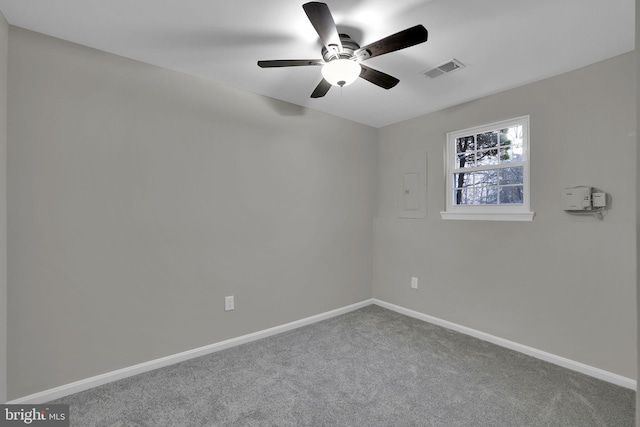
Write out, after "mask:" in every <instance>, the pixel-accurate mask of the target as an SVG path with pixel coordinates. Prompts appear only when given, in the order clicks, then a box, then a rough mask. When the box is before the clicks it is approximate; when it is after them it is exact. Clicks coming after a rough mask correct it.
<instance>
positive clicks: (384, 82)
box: [360, 64, 400, 89]
mask: <svg viewBox="0 0 640 427" xmlns="http://www.w3.org/2000/svg"><path fill="white" fill-rule="evenodd" d="M360 67H362V72H361V73H360V77H361V78H363V79H365V80H367V81H370V82H371V83H373V84H374V85H376V86H380V87H381V88H383V89H391V88H392V87H394V86H395V85H397V84H398V83H399V82H400V80H398V79H396V78H395V77H393V76H390V75H389V74H386V73H383V72H382V71H378V70H374V69H373V68H371V67H367V66H365V65H362V64H360Z"/></svg>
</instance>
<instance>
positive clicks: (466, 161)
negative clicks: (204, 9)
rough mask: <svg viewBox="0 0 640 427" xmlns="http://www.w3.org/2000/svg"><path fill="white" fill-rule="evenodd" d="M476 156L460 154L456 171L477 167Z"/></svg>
mask: <svg viewBox="0 0 640 427" xmlns="http://www.w3.org/2000/svg"><path fill="white" fill-rule="evenodd" d="M475 157H476V156H475V154H468V155H464V154H458V157H457V161H456V169H462V168H472V167H474V166H475Z"/></svg>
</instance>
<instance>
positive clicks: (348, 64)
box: [322, 59, 362, 87]
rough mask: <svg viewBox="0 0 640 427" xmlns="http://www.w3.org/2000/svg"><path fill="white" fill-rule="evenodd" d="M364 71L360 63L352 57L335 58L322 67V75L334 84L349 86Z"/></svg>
mask: <svg viewBox="0 0 640 427" xmlns="http://www.w3.org/2000/svg"><path fill="white" fill-rule="evenodd" d="M361 71H362V68H360V64H358V63H357V62H355V61H352V60H350V59H334V60H333V61H330V62H327V63H326V64H325V65H324V66H323V67H322V77H324V79H325V80H326V81H328V82H329V83H331V84H332V85H334V86H340V87H343V86H348V85H350V84H351V83H353V82H354V81H355V80H356V79H357V78H358V77H359V76H360V73H361Z"/></svg>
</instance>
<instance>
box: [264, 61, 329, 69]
mask: <svg viewBox="0 0 640 427" xmlns="http://www.w3.org/2000/svg"><path fill="white" fill-rule="evenodd" d="M307 65H324V61H323V60H322V59H276V60H273V61H258V66H259V67H260V68H274V67H304V66H307Z"/></svg>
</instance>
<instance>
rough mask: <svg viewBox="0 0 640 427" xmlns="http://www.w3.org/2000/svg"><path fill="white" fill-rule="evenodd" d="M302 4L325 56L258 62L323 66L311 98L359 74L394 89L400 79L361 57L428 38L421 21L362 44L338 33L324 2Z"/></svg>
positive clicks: (381, 52) (392, 49)
mask: <svg viewBox="0 0 640 427" xmlns="http://www.w3.org/2000/svg"><path fill="white" fill-rule="evenodd" d="M302 8H303V9H304V11H305V13H306V14H307V17H308V18H309V21H311V24H312V25H313V27H314V28H315V30H316V32H317V33H318V35H319V36H320V40H321V41H322V44H323V45H324V47H323V48H322V59H279V60H272V61H258V66H260V67H262V68H276V67H301V66H309V65H312V66H318V65H319V66H322V77H323V78H322V81H321V82H320V84H318V86H317V87H316V88H315V90H314V91H313V93H312V94H311V98H320V97H323V96H325V95H326V94H327V92H328V91H329V89H331V86H332V85H333V86H340V87H343V86H346V85H349V84H351V83H353V82H354V81H355V80H356V79H357V78H358V77H361V78H363V79H365V80H367V81H369V82H371V83H373V84H375V85H377V86H380V87H381V88H383V89H391V88H392V87H394V86H395V85H397V84H398V82H399V81H400V80H398V79H397V78H395V77H393V76H390V75H389V74H386V73H383V72H381V71H378V70H375V69H373V68H371V67H367V66H366V65H362V61H366V60H367V59H370V58H373V57H376V56H380V55H383V54H385V53H389V52H395V51H396V50H400V49H405V48H407V47H411V46H415V45H417V44H420V43H423V42H426V41H427V35H428V32H427V29H426V28H424V26H422V25H416V26H415V27H411V28H407V29H406V30H403V31H400V32H399V33H396V34H392V35H390V36H388V37H385V38H383V39H381V40H378V41H376V42H373V43H371V44H368V45H366V46H363V47H360V45H358V43H356V42H355V41H353V40H352V39H351V37H349V36H348V35H347V34H340V33H338V29H337V28H336V24H335V22H334V20H333V16H332V15H331V12H330V11H329V7H328V6H327V5H326V4H325V3H320V2H315V1H313V2H309V3H305V4H303V5H302Z"/></svg>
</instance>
